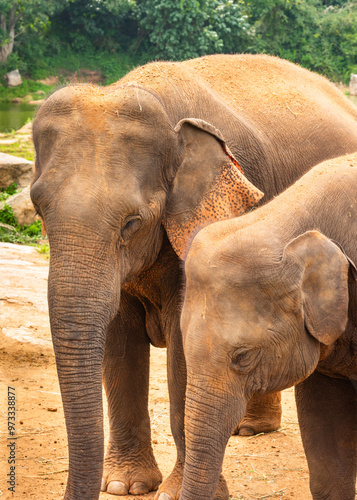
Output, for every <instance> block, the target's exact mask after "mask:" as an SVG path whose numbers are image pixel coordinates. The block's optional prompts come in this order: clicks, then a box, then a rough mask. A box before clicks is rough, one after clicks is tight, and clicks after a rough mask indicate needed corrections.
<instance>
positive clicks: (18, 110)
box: [0, 96, 357, 132]
mask: <svg viewBox="0 0 357 500" xmlns="http://www.w3.org/2000/svg"><path fill="white" fill-rule="evenodd" d="M347 97H348V98H349V99H350V100H351V101H352V102H353V103H354V104H355V105H356V106H357V96H347ZM36 110H37V106H33V105H32V104H23V103H22V104H13V103H11V102H6V103H1V102H0V132H7V131H11V130H18V129H19V128H21V127H22V126H23V125H25V123H26V122H27V120H28V119H29V118H30V119H32V118H33V117H34V116H35V113H36Z"/></svg>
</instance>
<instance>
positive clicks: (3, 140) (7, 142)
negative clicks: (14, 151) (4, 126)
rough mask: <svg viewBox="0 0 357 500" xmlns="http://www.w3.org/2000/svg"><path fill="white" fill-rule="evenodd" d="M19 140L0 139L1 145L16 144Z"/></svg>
mask: <svg viewBox="0 0 357 500" xmlns="http://www.w3.org/2000/svg"><path fill="white" fill-rule="evenodd" d="M17 141H18V139H0V144H15V142H17Z"/></svg>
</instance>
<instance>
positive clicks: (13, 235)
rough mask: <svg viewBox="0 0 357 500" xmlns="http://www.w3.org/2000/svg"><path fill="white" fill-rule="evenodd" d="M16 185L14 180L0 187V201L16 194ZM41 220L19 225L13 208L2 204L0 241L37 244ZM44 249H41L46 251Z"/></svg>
mask: <svg viewBox="0 0 357 500" xmlns="http://www.w3.org/2000/svg"><path fill="white" fill-rule="evenodd" d="M16 192H17V185H16V183H15V182H14V183H13V184H11V186H9V187H7V188H1V189H0V202H2V201H4V200H6V199H7V198H8V197H9V196H12V195H13V194H16ZM41 228H42V222H41V221H39V220H36V221H35V222H33V223H32V224H29V225H28V226H20V225H19V224H18V222H17V219H16V217H15V215H14V212H13V209H12V208H11V207H10V206H9V205H7V204H6V203H5V204H4V206H3V208H2V209H0V241H3V242H6V243H20V244H24V245H38V244H40V242H41V240H43V238H42V234H41ZM46 251H47V250H46V249H44V250H43V252H44V253H46Z"/></svg>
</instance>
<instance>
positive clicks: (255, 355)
mask: <svg viewBox="0 0 357 500" xmlns="http://www.w3.org/2000/svg"><path fill="white" fill-rule="evenodd" d="M261 356H262V352H261V350H260V349H259V348H258V347H238V349H236V350H235V351H234V352H233V353H232V354H231V368H232V370H233V371H235V372H236V373H238V374H241V375H244V374H247V373H249V372H250V371H252V370H253V369H254V368H255V367H256V365H257V364H258V363H259V361H260V359H261Z"/></svg>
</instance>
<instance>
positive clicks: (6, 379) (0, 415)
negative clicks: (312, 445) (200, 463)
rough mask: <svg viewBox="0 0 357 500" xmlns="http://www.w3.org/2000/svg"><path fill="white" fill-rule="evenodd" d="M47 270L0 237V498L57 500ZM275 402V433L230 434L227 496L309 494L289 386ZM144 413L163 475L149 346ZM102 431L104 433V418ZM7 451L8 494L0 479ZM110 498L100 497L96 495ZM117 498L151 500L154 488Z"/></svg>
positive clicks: (166, 435) (60, 454)
mask: <svg viewBox="0 0 357 500" xmlns="http://www.w3.org/2000/svg"><path fill="white" fill-rule="evenodd" d="M47 274H48V261H47V260H45V259H44V257H43V256H41V255H40V254H39V253H38V252H37V251H36V249H34V248H31V247H25V246H19V245H11V244H7V243H0V438H1V440H0V497H1V498H4V499H8V498H11V499H21V500H27V499H32V498H33V499H34V500H60V499H61V498H62V496H63V493H64V490H65V484H66V477H67V469H68V463H67V453H68V450H67V438H66V431H65V424H64V417H63V410H62V405H61V397H60V393H59V386H58V381H57V375H56V368H55V360H54V354H53V350H52V345H51V336H50V328H49V323H48V312H47V302H46V286H47ZM8 387H10V388H14V389H15V393H16V400H15V401H16V421H15V431H16V440H15V439H14V437H12V436H9V431H8V425H7V417H8V407H7V401H8ZM12 393H13V390H12V389H10V390H9V394H10V396H11V395H12ZM103 397H105V396H104V395H103ZM10 401H12V400H11V399H10ZM283 405H284V406H283V420H282V426H281V429H280V430H279V431H278V432H274V433H272V434H267V435H258V436H253V437H250V438H243V437H236V436H235V437H232V438H231V439H230V441H229V444H228V447H227V451H226V457H225V461H224V466H223V472H224V475H225V477H226V479H227V482H228V485H229V489H230V493H231V498H232V499H235V500H238V499H239V500H251V499H266V498H269V499H275V498H282V497H284V498H286V499H294V500H296V499H299V500H308V499H310V498H311V495H310V493H309V487H308V471H307V465H306V460H305V457H304V452H303V449H302V445H301V440H300V434H299V429H298V425H297V416H296V410H295V403H294V393H293V390H292V389H289V390H287V391H284V393H283ZM150 414H151V424H152V439H153V446H154V451H155V455H156V458H157V461H158V463H159V466H160V468H161V471H162V473H163V475H164V477H166V476H167V475H168V474H169V472H170V471H171V469H172V467H173V465H174V462H175V447H174V443H173V439H172V436H171V433H170V427H169V403H168V394H167V386H166V355H165V350H163V349H155V348H152V362H151V385H150ZM10 416H11V415H10ZM105 431H106V437H108V422H107V420H106V424H105ZM9 443H10V445H11V443H15V445H11V446H9ZM11 454H12V455H11ZM13 454H15V459H16V463H15V467H16V469H15V493H12V492H10V491H9V490H8V487H11V484H10V483H7V481H8V480H9V477H10V476H8V474H10V472H11V471H10V467H11V464H9V463H8V461H9V457H10V461H11V459H12V458H13ZM10 480H11V477H10ZM114 498H116V497H113V496H112V495H109V494H104V493H102V494H101V495H100V499H101V500H113V499H114ZM121 498H125V499H128V500H129V499H133V498H141V499H143V500H145V499H151V500H152V499H153V498H154V494H153V493H151V494H149V495H144V496H141V497H139V496H138V497H133V496H131V495H130V496H126V497H121Z"/></svg>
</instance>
